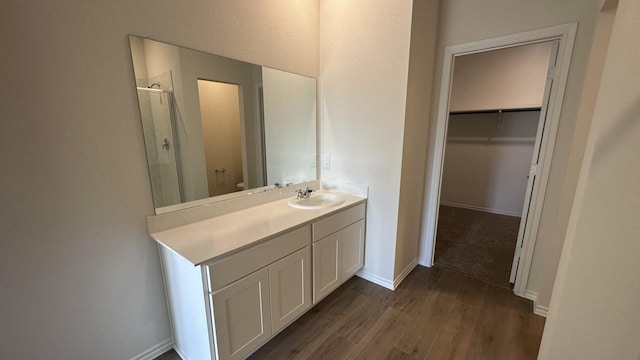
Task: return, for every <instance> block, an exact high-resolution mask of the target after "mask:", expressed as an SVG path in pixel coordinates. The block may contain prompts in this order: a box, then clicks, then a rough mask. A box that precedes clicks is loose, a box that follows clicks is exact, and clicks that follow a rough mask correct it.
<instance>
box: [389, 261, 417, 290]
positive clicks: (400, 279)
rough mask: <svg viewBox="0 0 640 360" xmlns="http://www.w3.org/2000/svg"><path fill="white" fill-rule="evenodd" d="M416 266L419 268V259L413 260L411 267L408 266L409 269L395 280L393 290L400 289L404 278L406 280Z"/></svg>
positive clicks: (405, 269) (403, 271)
mask: <svg viewBox="0 0 640 360" xmlns="http://www.w3.org/2000/svg"><path fill="white" fill-rule="evenodd" d="M416 266H418V258H415V259H413V260H411V262H410V263H409V265H407V267H406V268H404V270H402V272H401V273H400V274H399V275H398V276H397V277H396V278H395V279H393V290H395V289H397V288H398V286H399V285H400V283H401V282H402V280H404V278H406V277H407V275H409V273H410V272H411V270H413V269H414V268H415V267H416Z"/></svg>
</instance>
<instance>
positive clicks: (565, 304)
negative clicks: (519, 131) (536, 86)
mask: <svg viewBox="0 0 640 360" xmlns="http://www.w3.org/2000/svg"><path fill="white" fill-rule="evenodd" d="M638 33H640V2H638V1H635V0H620V3H619V7H618V11H617V14H616V15H615V23H614V25H613V31H612V34H611V42H610V45H609V48H608V52H607V57H606V62H605V66H604V71H603V73H602V79H601V86H600V89H599V92H598V95H597V99H596V104H595V108H594V111H593V120H592V124H591V131H590V133H589V139H588V141H587V147H586V149H587V150H586V151H585V155H584V162H583V165H582V170H581V172H580V181H579V184H578V190H577V192H576V196H575V201H574V202H573V207H572V212H571V218H570V221H569V230H568V231H567V239H566V243H565V246H564V251H563V253H562V258H561V261H560V266H559V270H558V276H557V279H556V282H555V285H554V291H553V297H552V301H551V308H550V312H549V318H548V319H547V323H546V325H545V331H544V336H543V340H542V345H541V349H540V358H541V359H550V360H551V359H569V358H571V359H637V358H638V357H639V356H640V342H639V341H638V339H639V338H640V307H639V306H638V304H640V282H639V281H638V274H640V261H638V254H640V241H638V234H640V222H639V221H638V219H639V218H638V209H640V189H639V188H638V179H640V160H639V159H638V156H637V155H638V154H639V153H640V116H639V115H638V114H640V101H639V99H640V68H639V67H638V63H640V48H639V47H638V46H637V44H638V39H637V35H638Z"/></svg>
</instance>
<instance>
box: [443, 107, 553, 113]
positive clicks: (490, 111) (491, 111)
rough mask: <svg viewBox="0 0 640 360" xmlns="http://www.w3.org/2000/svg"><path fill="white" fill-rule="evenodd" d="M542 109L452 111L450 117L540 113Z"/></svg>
mask: <svg viewBox="0 0 640 360" xmlns="http://www.w3.org/2000/svg"><path fill="white" fill-rule="evenodd" d="M540 109H541V108H540V107H529V108H519V109H492V110H464V111H450V112H449V115H465V114H491V113H500V112H503V113H507V112H522V111H540Z"/></svg>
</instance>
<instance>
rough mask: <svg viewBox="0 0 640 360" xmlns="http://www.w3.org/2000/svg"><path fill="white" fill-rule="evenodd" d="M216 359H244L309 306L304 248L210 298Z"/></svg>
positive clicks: (308, 253)
mask: <svg viewBox="0 0 640 360" xmlns="http://www.w3.org/2000/svg"><path fill="white" fill-rule="evenodd" d="M211 299H212V308H213V319H214V323H215V328H214V330H215V340H216V344H217V345H218V356H219V358H220V359H244V358H245V357H246V356H247V355H249V354H251V353H252V352H253V350H255V349H256V348H257V347H258V346H260V345H261V344H262V343H264V342H265V341H266V340H268V339H269V338H270V337H271V336H272V335H274V334H276V333H277V332H279V331H280V330H282V329H284V327H285V326H286V325H288V324H289V323H290V322H292V321H293V320H295V319H297V318H298V316H300V315H302V314H303V313H304V312H305V311H306V310H308V309H309V308H310V307H311V250H310V246H306V247H304V248H302V249H301V250H299V251H296V252H295V253H293V254H291V255H289V256H287V257H285V258H284V259H281V260H279V261H277V262H275V263H273V264H271V265H269V266H267V267H266V268H263V269H261V270H259V271H256V272H255V273H252V274H250V275H247V276H245V277H244V278H242V279H240V280H238V281H236V282H234V283H232V284H231V285H229V286H227V287H225V288H223V289H221V290H219V291H217V292H215V293H213V294H212V295H211Z"/></svg>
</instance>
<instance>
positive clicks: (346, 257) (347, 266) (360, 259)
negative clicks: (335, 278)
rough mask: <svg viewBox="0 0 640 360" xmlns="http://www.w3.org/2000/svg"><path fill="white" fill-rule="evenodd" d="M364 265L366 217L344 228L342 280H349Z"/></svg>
mask: <svg viewBox="0 0 640 360" xmlns="http://www.w3.org/2000/svg"><path fill="white" fill-rule="evenodd" d="M363 265H364V219H362V220H360V221H358V222H356V223H354V224H351V225H349V226H347V227H346V228H344V230H342V266H341V274H340V282H341V283H342V282H345V281H347V280H348V279H349V278H350V277H351V276H353V274H355V273H356V272H357V271H358V270H360V269H361V268H362V266H363Z"/></svg>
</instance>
